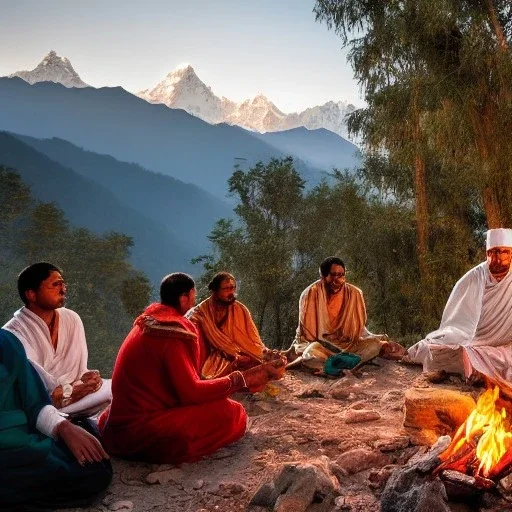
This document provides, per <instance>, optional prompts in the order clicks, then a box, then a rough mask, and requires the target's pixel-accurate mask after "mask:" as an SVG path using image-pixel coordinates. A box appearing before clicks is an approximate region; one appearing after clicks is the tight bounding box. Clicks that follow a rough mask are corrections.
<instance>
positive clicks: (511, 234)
mask: <svg viewBox="0 0 512 512" xmlns="http://www.w3.org/2000/svg"><path fill="white" fill-rule="evenodd" d="M493 247H512V229H507V228H498V229H489V231H487V247H486V249H487V250H489V249H492V248H493Z"/></svg>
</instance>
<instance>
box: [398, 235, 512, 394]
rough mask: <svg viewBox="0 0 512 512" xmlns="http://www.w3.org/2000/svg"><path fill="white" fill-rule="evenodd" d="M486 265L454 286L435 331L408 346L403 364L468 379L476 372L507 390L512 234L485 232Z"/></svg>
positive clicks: (511, 379) (511, 363) (511, 364)
mask: <svg viewBox="0 0 512 512" xmlns="http://www.w3.org/2000/svg"><path fill="white" fill-rule="evenodd" d="M486 248H487V261H485V262H483V263H481V264H480V265H477V266H476V267H474V268H473V269H471V270H470V271H469V272H467V273H466V274H465V275H464V276H463V277H462V278H461V279H460V280H459V281H458V282H457V284H456V285H455V287H454V288H453V290H452V293H451V294H450V297H449V299H448V302H447V303H446V307H445V309H444V313H443V318H442V319H441V325H440V327H439V329H438V330H437V331H434V332H431V333H430V334H429V335H427V337H426V338H425V339H423V340H421V341H420V342H418V343H416V345H414V346H412V347H411V348H410V349H409V350H408V352H407V355H406V357H405V358H404V359H405V360H409V361H411V362H414V363H420V364H423V371H427V372H430V371H437V370H445V371H447V372H453V373H460V374H464V375H465V376H466V377H470V376H471V375H472V374H474V373H476V372H479V373H481V374H483V375H485V376H486V377H488V378H489V379H491V380H492V381H494V382H496V383H498V384H501V385H502V386H506V387H507V388H510V387H511V386H512V273H511V272H510V263H511V260H512V229H502V228H500V229H490V230H489V231H487V246H486Z"/></svg>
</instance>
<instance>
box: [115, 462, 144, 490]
mask: <svg viewBox="0 0 512 512" xmlns="http://www.w3.org/2000/svg"><path fill="white" fill-rule="evenodd" d="M146 472H147V469H146V468H144V467H142V466H134V467H129V468H126V469H125V470H124V471H122V472H121V477H120V478H121V482H123V483H124V484H126V485H130V486H141V485H144V479H145V476H146Z"/></svg>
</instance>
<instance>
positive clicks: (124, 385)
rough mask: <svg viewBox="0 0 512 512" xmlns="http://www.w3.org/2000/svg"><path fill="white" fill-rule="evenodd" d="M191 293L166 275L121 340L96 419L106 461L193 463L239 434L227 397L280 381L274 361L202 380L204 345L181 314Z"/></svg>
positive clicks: (242, 423)
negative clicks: (107, 398) (106, 402)
mask: <svg viewBox="0 0 512 512" xmlns="http://www.w3.org/2000/svg"><path fill="white" fill-rule="evenodd" d="M195 295H196V290H195V283H194V280H193V279H192V278H191V277H190V276H188V275H187V274H183V273H180V272H178V273H174V274H169V275H168V276H166V277H165V278H164V279H163V281H162V283H161V285H160V302H159V303H155V304H151V305H150V306H148V307H147V308H146V310H145V311H144V313H143V314H142V315H141V316H139V317H138V318H137V319H136V320H135V324H134V327H133V329H132V330H131V332H130V333H129V334H128V336H127V337H126V339H125V340H124V342H123V344H122V346H121V348H120V350H119V354H118V356H117V359H116V363H115V367H114V373H113V376H112V393H113V398H112V403H111V405H110V407H109V409H107V410H106V411H105V412H104V413H103V414H102V415H101V417H100V419H99V428H100V432H101V436H102V440H103V442H104V443H105V446H106V448H107V450H108V451H109V453H111V454H112V455H116V456H119V457H123V458H127V459H132V460H139V461H144V462H153V463H180V462H193V461H196V460H199V459H200V458H201V457H203V456H205V455H208V454H210V453H213V452H214V451H216V450H217V449H219V448H221V447H223V446H225V445H227V444H229V443H232V442H234V441H236V440H237V439H240V438H241V437H242V436H243V435H244V433H245V431H246V423H247V414H246V413H245V410H244V408H243V407H242V405H241V404H239V403H237V402H235V401H233V400H231V399H229V396H230V395H232V394H233V393H235V392H237V391H240V390H243V389H248V390H249V391H256V390H258V391H259V390H261V389H262V388H263V387H265V385H266V383H267V382H268V381H269V380H276V379H279V378H281V377H282V375H283V373H284V361H283V360H281V359H279V360H278V361H272V362H269V363H263V364H261V365H258V366H255V367H254V368H251V369H249V370H244V371H243V372H241V371H238V370H237V371H234V372H232V373H230V374H229V375H227V376H225V377H220V378H216V379H210V380H201V377H200V375H199V373H200V370H201V368H202V366H203V364H204V360H205V357H206V352H205V347H204V344H203V343H202V340H201V336H200V333H199V331H198V330H197V328H196V326H195V325H194V324H193V323H192V322H191V321H190V320H188V319H187V318H185V316H184V315H185V313H186V312H187V311H188V310H189V309H190V308H191V307H193V306H194V303H195Z"/></svg>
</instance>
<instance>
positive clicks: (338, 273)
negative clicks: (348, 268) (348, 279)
mask: <svg viewBox="0 0 512 512" xmlns="http://www.w3.org/2000/svg"><path fill="white" fill-rule="evenodd" d="M329 275H330V276H331V277H334V278H336V277H340V278H343V277H345V272H329Z"/></svg>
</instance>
